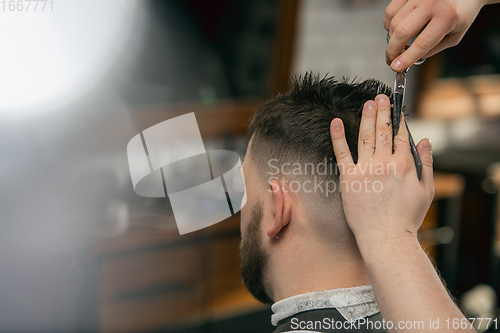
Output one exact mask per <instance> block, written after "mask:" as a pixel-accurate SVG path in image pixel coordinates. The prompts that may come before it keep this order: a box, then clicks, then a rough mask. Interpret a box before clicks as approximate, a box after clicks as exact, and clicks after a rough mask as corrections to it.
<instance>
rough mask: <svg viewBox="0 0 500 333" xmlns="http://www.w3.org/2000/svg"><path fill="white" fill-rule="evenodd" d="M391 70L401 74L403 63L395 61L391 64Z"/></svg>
mask: <svg viewBox="0 0 500 333" xmlns="http://www.w3.org/2000/svg"><path fill="white" fill-rule="evenodd" d="M391 68H392V69H393V70H395V71H396V72H401V71H402V70H403V63H402V62H401V61H400V60H398V59H396V60H394V61H393V62H392V64H391Z"/></svg>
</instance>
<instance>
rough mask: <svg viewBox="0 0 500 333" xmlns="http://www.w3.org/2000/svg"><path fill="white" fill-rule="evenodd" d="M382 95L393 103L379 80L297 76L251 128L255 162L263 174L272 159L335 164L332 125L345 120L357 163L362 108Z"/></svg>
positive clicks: (259, 113)
mask: <svg viewBox="0 0 500 333" xmlns="http://www.w3.org/2000/svg"><path fill="white" fill-rule="evenodd" d="M378 94H385V95H387V96H388V97H389V98H390V99H391V103H392V89H391V88H389V87H388V86H387V85H385V84H384V83H382V82H380V81H378V80H375V79H369V80H366V81H362V82H356V80H355V79H354V80H352V81H349V80H348V79H346V78H343V79H342V80H341V81H337V80H336V78H335V77H326V76H325V77H323V78H320V76H319V75H314V74H311V73H306V74H305V75H302V76H301V75H297V76H295V77H294V79H293V80H292V83H291V89H290V91H289V92H287V93H285V94H282V95H279V96H277V97H275V98H273V99H271V100H269V101H267V102H266V103H265V104H264V105H263V106H261V107H260V108H259V109H258V110H257V111H256V112H255V113H254V115H253V116H252V119H251V121H250V125H249V128H248V133H249V136H250V137H251V138H252V143H251V147H250V150H251V154H252V159H253V160H254V161H255V162H256V164H257V167H258V168H264V169H265V168H266V164H267V163H268V161H269V160H270V159H278V160H279V161H288V162H299V163H301V162H311V163H320V162H322V161H324V160H325V158H327V159H328V161H332V162H333V163H335V161H336V160H335V156H334V153H333V148H332V142H331V138H330V123H331V121H332V120H333V119H334V118H340V119H342V121H343V123H344V128H345V133H346V138H347V143H348V145H349V148H350V150H351V154H352V157H353V160H354V162H355V163H356V161H357V155H358V154H357V152H358V133H359V123H360V120H361V111H362V109H363V104H364V103H365V102H366V101H368V100H373V99H375V97H376V96H377V95H378Z"/></svg>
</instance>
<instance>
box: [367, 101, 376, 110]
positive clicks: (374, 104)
mask: <svg viewBox="0 0 500 333" xmlns="http://www.w3.org/2000/svg"><path fill="white" fill-rule="evenodd" d="M365 106H366V107H367V108H368V109H376V108H377V103H375V102H374V101H368V102H366V103H365Z"/></svg>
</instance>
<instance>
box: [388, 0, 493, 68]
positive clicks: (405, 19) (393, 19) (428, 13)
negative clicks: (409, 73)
mask: <svg viewBox="0 0 500 333" xmlns="http://www.w3.org/2000/svg"><path fill="white" fill-rule="evenodd" d="M488 2H492V3H493V2H496V1H491V0H392V1H391V3H390V4H389V5H388V6H387V8H386V10H385V15H384V27H385V29H386V30H387V31H389V37H390V42H389V44H388V45H387V49H386V60H387V64H388V65H390V66H391V68H392V69H393V70H394V71H396V72H400V71H402V70H404V69H407V68H408V67H410V66H411V65H413V64H414V63H415V62H416V61H417V60H418V59H420V58H423V57H430V56H432V55H434V54H436V53H438V52H441V51H442V50H444V49H447V48H449V47H452V46H455V45H457V44H458V43H459V42H460V40H462V37H463V36H464V34H465V32H466V31H467V30H468V29H469V27H470V26H471V24H472V22H473V21H474V19H475V18H476V16H477V14H478V13H479V11H480V10H481V8H482V7H483V6H484V5H485V4H487V3H488ZM422 29H423V30H422ZM421 31H422V32H421ZM419 33H420V35H419V36H418V37H417V38H416V39H415V41H414V42H413V43H412V44H411V46H410V48H409V49H408V50H407V51H406V52H404V53H403V54H401V53H402V52H403V50H404V48H405V46H406V45H407V44H408V42H409V40H410V39H411V38H413V37H415V36H416V35H418V34H419Z"/></svg>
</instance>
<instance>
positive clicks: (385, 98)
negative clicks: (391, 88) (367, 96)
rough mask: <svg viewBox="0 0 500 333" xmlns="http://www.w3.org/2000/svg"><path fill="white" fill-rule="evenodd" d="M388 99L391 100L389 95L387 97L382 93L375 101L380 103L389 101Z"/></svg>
mask: <svg viewBox="0 0 500 333" xmlns="http://www.w3.org/2000/svg"><path fill="white" fill-rule="evenodd" d="M388 100H389V97H387V96H386V95H384V94H380V95H378V96H377V97H375V102H378V103H380V102H385V101H388Z"/></svg>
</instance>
